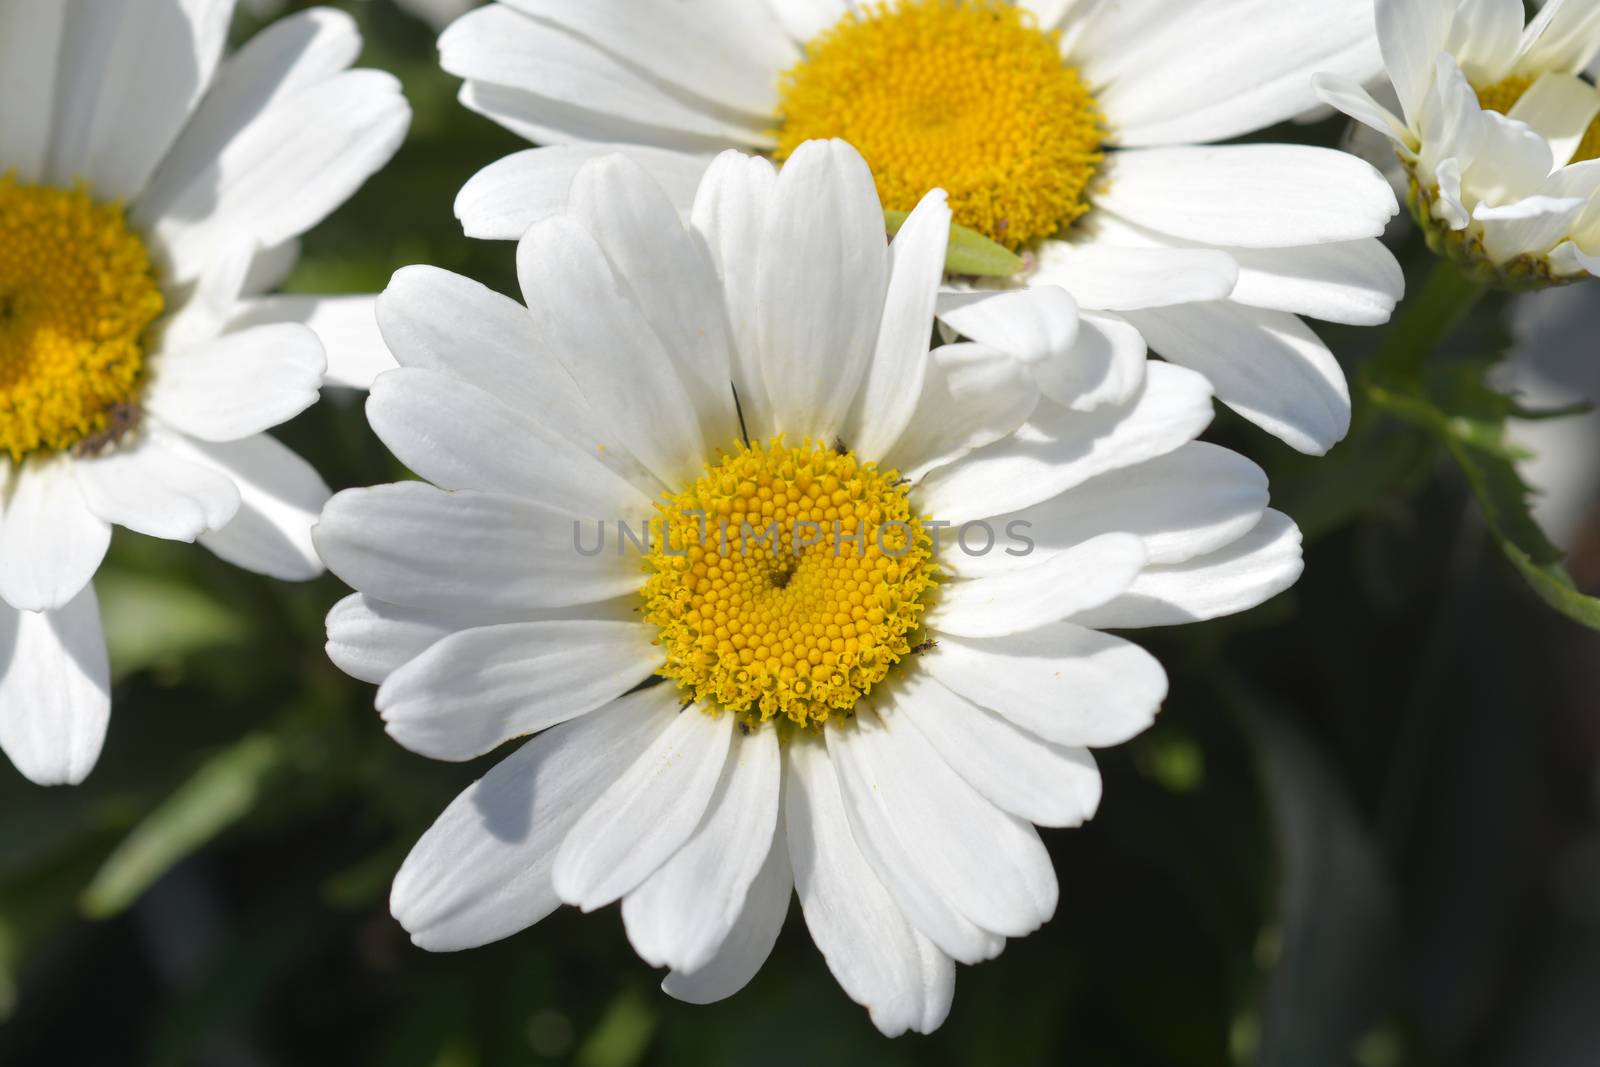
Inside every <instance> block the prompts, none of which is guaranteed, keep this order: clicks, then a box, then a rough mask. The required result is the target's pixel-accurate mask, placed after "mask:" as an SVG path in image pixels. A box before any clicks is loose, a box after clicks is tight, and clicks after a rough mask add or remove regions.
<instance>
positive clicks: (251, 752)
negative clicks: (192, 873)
mask: <svg viewBox="0 0 1600 1067" xmlns="http://www.w3.org/2000/svg"><path fill="white" fill-rule="evenodd" d="M284 762H285V753H284V748H283V745H282V744H280V743H279V741H278V740H277V739H276V738H273V737H269V736H267V735H264V734H255V735H252V736H249V737H246V738H244V739H243V740H242V741H239V742H237V743H235V744H234V745H232V746H231V747H229V748H227V749H225V750H224V751H222V752H221V753H219V754H218V755H216V756H213V757H212V758H211V759H210V760H208V761H207V762H206V763H205V764H204V765H202V766H201V768H200V769H199V770H198V771H196V772H195V774H194V775H193V776H192V777H191V778H190V779H189V780H188V781H187V782H185V783H184V784H183V785H181V786H179V787H178V788H177V789H176V790H175V791H174V792H173V793H172V795H171V796H169V797H167V799H166V800H164V801H163V802H162V803H161V804H160V805H159V806H158V807H157V808H156V809H155V810H154V811H152V812H151V813H150V814H149V815H147V816H146V817H145V818H144V819H143V820H141V821H140V822H139V823H138V824H137V825H136V826H134V828H133V830H132V831H130V832H129V834H128V836H127V837H125V838H123V840H122V843H121V844H119V845H118V846H117V847H116V848H115V849H113V850H112V852H111V855H110V856H108V857H106V860H105V862H104V863H103V864H101V866H100V869H99V870H98V871H97V872H96V873H95V876H94V879H93V881H91V882H90V883H89V886H88V888H87V889H85V890H84V891H83V895H82V896H81V897H80V898H79V901H78V903H79V906H80V907H81V908H82V910H83V912H84V914H85V915H87V916H88V917H90V918H92V919H105V918H109V917H111V916H113V915H116V914H118V913H120V912H122V911H123V910H125V909H126V908H128V907H129V906H130V905H131V904H133V902H134V901H136V900H138V899H139V895H140V894H141V893H143V892H144V891H145V890H146V889H148V888H149V887H150V886H151V885H152V884H153V883H154V882H155V881H156V879H158V878H160V877H161V876H162V875H163V874H165V873H166V872H167V871H169V870H171V869H172V868H173V867H174V866H176V865H177V864H178V863H179V862H180V861H181V860H183V859H184V858H185V857H187V856H189V855H191V854H192V853H194V852H195V851H196V850H198V849H199V848H200V847H201V846H203V845H205V844H206V843H207V842H209V841H211V840H212V839H213V838H215V837H216V836H217V835H218V834H220V833H221V832H222V831H223V830H225V829H227V828H228V827H229V826H232V825H233V824H234V823H236V822H238V821H239V820H240V819H242V818H244V817H245V816H246V815H248V814H250V812H251V811H252V810H254V809H255V806H256V801H257V799H258V798H259V797H260V796H261V794H262V791H263V787H264V786H265V784H266V782H267V780H268V778H269V777H270V776H271V775H272V774H273V773H274V772H276V771H277V770H278V769H279V768H280V767H282V766H283V764H284Z"/></svg>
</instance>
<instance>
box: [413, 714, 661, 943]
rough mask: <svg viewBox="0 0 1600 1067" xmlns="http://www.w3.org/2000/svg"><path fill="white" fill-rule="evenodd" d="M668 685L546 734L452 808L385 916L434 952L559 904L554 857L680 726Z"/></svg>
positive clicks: (491, 937) (480, 939) (481, 939)
mask: <svg viewBox="0 0 1600 1067" xmlns="http://www.w3.org/2000/svg"><path fill="white" fill-rule="evenodd" d="M677 715H678V702H677V698H676V696H675V694H674V693H672V692H671V687H669V686H655V687H653V688H651V689H647V690H644V691H643V692H640V693H635V694H632V695H630V696H626V697H623V698H622V699H620V700H618V701H616V702H615V703H614V704H611V705H610V706H609V707H606V708H602V709H601V710H599V711H596V712H593V713H591V714H589V715H585V716H583V717H582V718H579V719H574V720H573V721H572V722H569V723H564V724H562V725H561V726H557V727H555V728H554V729H551V730H547V731H545V732H544V733H542V734H540V735H539V736H538V737H536V738H534V739H533V740H532V741H529V742H528V743H527V744H525V745H523V746H522V747H521V748H519V749H518V750H517V751H515V752H513V753H512V754H511V755H509V756H507V757H506V758H505V759H503V760H501V761H500V762H499V763H498V764H496V765H495V767H494V769H493V770H491V771H490V772H489V773H488V774H486V775H484V776H483V777H482V778H480V779H479V780H478V781H476V782H474V783H473V784H472V785H470V786H468V787H467V788H466V789H465V790H463V791H462V793H461V795H460V796H458V797H456V799H455V800H454V801H452V802H451V804H450V806H449V807H447V808H446V809H445V810H444V813H443V814H441V815H440V816H439V818H438V819H437V820H436V821H435V822H434V824H433V825H432V826H431V827H429V828H428V832H427V833H425V834H423V835H422V837H421V839H420V840H418V841H417V843H416V845H415V846H414V847H413V848H412V849H411V853H410V855H408V856H407V857H406V859H405V862H404V863H403V864H401V865H400V872H399V873H398V874H396V875H395V879H394V889H393V890H392V891H391V893H390V895H389V910H390V911H391V912H393V913H394V917H395V918H396V919H398V920H399V922H400V925H401V926H403V927H405V929H406V932H407V933H409V934H410V935H411V940H412V941H413V942H414V943H415V944H416V945H417V946H418V947H420V948H425V949H427V950H429V951H430V952H456V951H459V950H461V949H465V948H476V947H477V946H479V945H486V944H488V943H490V942H491V941H498V940H500V939H501V938H503V937H509V936H511V935H512V934H514V933H516V932H517V931H519V930H522V929H525V928H527V927H529V926H532V925H533V924H534V923H536V922H538V921H539V920H540V919H543V918H544V917H545V916H546V915H549V914H550V913H551V912H552V911H555V910H556V908H558V907H560V906H561V898H560V897H558V896H557V895H556V892H555V889H554V887H553V886H552V885H551V881H550V869H551V865H552V864H553V863H554V862H555V857H556V850H557V849H558V848H560V847H561V842H562V840H563V839H564V838H565V837H566V836H567V833H568V832H569V831H570V830H571V829H572V827H573V824H575V823H576V822H577V821H578V819H579V817H580V816H582V815H583V813H584V812H585V811H586V810H587V809H588V808H589V806H590V805H591V804H593V803H594V801H595V799H596V798H598V797H599V796H600V794H601V792H602V791H604V790H605V788H606V787H607V786H608V785H609V784H610V783H611V782H613V781H615V780H616V778H617V776H618V775H619V774H621V773H622V772H623V771H624V770H626V769H627V767H628V765H629V764H630V763H632V762H633V761H634V759H635V758H637V757H638V756H639V754H640V753H642V752H644V751H645V749H646V748H647V747H648V746H649V745H650V743H651V742H652V741H653V740H654V739H655V738H657V737H658V736H660V734H661V732H662V730H664V729H666V727H667V726H669V725H671V724H672V723H673V722H675V721H676V719H677Z"/></svg>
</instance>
